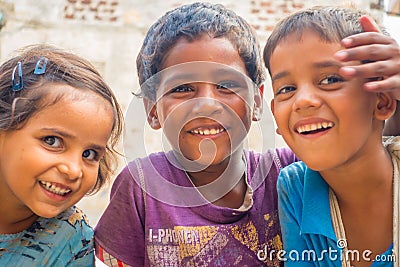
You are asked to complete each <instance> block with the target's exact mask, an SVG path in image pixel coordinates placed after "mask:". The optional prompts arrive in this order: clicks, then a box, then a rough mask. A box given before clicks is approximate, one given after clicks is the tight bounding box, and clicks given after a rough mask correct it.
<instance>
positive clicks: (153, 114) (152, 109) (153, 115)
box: [143, 98, 161, 130]
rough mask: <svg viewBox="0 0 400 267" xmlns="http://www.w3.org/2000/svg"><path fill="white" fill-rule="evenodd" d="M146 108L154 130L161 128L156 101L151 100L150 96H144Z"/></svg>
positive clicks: (148, 120)
mask: <svg viewBox="0 0 400 267" xmlns="http://www.w3.org/2000/svg"><path fill="white" fill-rule="evenodd" d="M143 104H144V108H145V110H146V114H147V122H148V123H149V125H150V127H151V128H152V129H153V130H158V129H160V128H161V124H160V121H159V119H158V114H157V106H156V103H154V102H153V101H151V100H149V99H148V98H143Z"/></svg>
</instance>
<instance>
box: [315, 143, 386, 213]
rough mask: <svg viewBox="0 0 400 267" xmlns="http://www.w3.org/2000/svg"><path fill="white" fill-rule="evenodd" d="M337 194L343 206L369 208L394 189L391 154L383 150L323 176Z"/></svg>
mask: <svg viewBox="0 0 400 267" xmlns="http://www.w3.org/2000/svg"><path fill="white" fill-rule="evenodd" d="M320 174H321V176H322V177H323V178H324V180H325V181H326V182H327V183H328V184H329V186H330V187H331V188H332V189H333V191H334V192H335V194H336V196H337V198H338V200H339V202H353V203H354V204H356V203H358V204H364V205H369V202H373V203H374V202H375V200H378V199H379V198H381V197H382V193H385V194H387V192H388V191H387V189H388V188H390V190H391V189H392V183H393V164H392V160H391V157H390V155H389V153H388V152H387V150H386V149H385V148H384V147H383V146H382V147H381V148H379V149H377V150H375V151H374V152H373V153H370V154H369V155H365V156H362V157H359V158H358V159H357V160H355V161H353V162H350V163H346V164H343V165H342V166H340V167H337V168H334V169H330V170H325V171H321V172H320Z"/></svg>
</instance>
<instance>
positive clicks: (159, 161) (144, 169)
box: [111, 152, 171, 194]
mask: <svg viewBox="0 0 400 267" xmlns="http://www.w3.org/2000/svg"><path fill="white" fill-rule="evenodd" d="M169 165H171V164H170V163H169V161H168V158H167V154H166V153H164V152H158V153H152V154H150V155H149V156H147V157H143V158H136V159H134V160H132V161H130V162H129V163H128V164H127V165H126V166H125V168H123V169H122V171H121V172H120V173H119V174H118V175H117V177H116V178H115V180H114V182H113V186H112V189H111V194H114V192H116V191H126V190H132V188H135V187H137V186H139V187H140V185H141V184H140V178H141V177H142V176H144V175H146V177H147V176H153V175H155V174H160V173H161V172H163V171H164V170H165V169H166V168H168V166H169Z"/></svg>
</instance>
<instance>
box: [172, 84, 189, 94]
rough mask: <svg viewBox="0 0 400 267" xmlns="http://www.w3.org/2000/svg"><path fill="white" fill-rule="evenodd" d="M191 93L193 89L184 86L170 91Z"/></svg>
mask: <svg viewBox="0 0 400 267" xmlns="http://www.w3.org/2000/svg"><path fill="white" fill-rule="evenodd" d="M191 91H193V89H192V88H191V87H190V86H189V85H186V84H183V85H179V86H177V87H175V88H173V89H172V90H171V92H172V93H186V92H191Z"/></svg>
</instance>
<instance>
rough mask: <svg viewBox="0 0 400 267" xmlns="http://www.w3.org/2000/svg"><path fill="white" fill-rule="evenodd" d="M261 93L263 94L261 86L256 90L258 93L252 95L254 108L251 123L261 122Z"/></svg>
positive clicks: (262, 86)
mask: <svg viewBox="0 0 400 267" xmlns="http://www.w3.org/2000/svg"><path fill="white" fill-rule="evenodd" d="M263 92H264V85H261V86H260V87H259V88H258V92H256V93H255V94H254V108H253V117H252V119H253V121H259V120H261V116H262V113H263V101H262V98H263Z"/></svg>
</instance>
